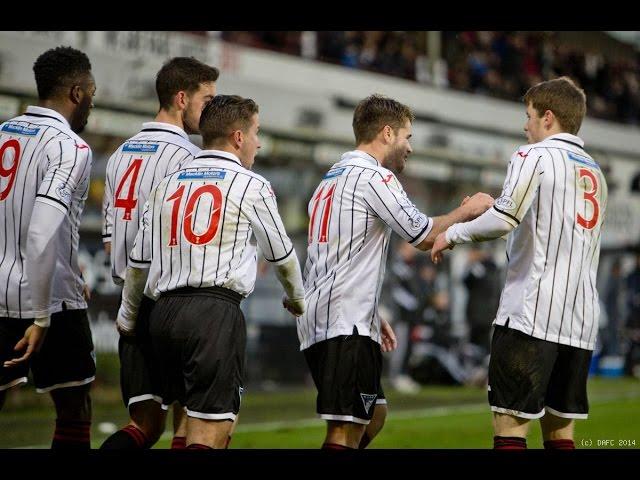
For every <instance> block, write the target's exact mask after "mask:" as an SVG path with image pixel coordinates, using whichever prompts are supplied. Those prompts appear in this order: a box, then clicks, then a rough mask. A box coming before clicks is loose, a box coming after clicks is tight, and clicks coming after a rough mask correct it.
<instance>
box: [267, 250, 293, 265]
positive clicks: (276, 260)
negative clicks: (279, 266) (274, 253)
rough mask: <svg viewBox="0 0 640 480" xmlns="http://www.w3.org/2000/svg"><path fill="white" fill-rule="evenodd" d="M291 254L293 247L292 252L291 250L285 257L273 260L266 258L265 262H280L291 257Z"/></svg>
mask: <svg viewBox="0 0 640 480" xmlns="http://www.w3.org/2000/svg"><path fill="white" fill-rule="evenodd" d="M291 252H293V247H291V250H289V253H287V254H286V255H285V256H284V257H280V258H274V259H273V260H269V259H268V258H266V257H265V260H266V261H267V262H272V263H273V262H279V261H280V260H284V259H285V258H287V257H288V256H289V255H291Z"/></svg>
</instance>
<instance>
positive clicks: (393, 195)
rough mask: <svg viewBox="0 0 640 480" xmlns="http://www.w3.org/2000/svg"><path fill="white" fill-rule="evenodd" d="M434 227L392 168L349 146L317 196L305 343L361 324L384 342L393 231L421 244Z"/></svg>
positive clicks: (302, 333) (302, 331)
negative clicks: (381, 307) (382, 307)
mask: <svg viewBox="0 0 640 480" xmlns="http://www.w3.org/2000/svg"><path fill="white" fill-rule="evenodd" d="M432 227H433V220H432V219H431V218H429V217H427V216H426V215H424V214H423V213H421V212H420V211H419V210H418V209H417V208H416V207H415V205H414V204H413V203H412V202H411V200H410V199H409V198H408V196H407V194H406V193H405V191H404V190H403V189H402V185H401V184H400V182H399V181H398V179H397V178H396V176H395V175H394V174H393V173H392V172H391V171H390V170H388V169H386V168H384V167H382V166H381V165H380V164H379V162H378V161H377V160H376V159H375V158H373V157H372V156H371V155H368V154H367V153H365V152H362V151H360V150H355V151H352V152H347V153H345V154H343V155H342V159H341V161H340V162H338V163H336V164H334V165H333V166H332V167H331V169H330V170H329V171H328V173H327V174H326V175H325V176H324V178H323V179H322V181H321V182H320V184H319V185H318V187H317V188H316V190H315V192H314V194H313V197H312V198H311V200H310V202H309V246H308V249H307V261H306V264H305V268H304V273H303V277H304V285H305V301H306V304H307V309H306V312H305V313H304V315H302V316H301V317H298V338H299V339H300V349H301V350H303V349H305V348H308V347H309V346H311V345H313V344H314V343H316V342H320V341H322V340H327V339H329V338H333V337H336V336H338V335H351V334H352V333H353V330H354V327H356V328H357V330H358V334H359V335H368V336H370V337H371V338H372V339H374V340H376V341H377V342H380V320H379V317H378V299H379V296H380V287H381V286H382V281H383V278H384V271H385V265H386V259H387V249H388V247H389V238H390V236H391V231H392V230H393V231H395V232H396V233H397V234H399V235H400V236H401V237H402V238H403V239H405V240H406V241H408V242H410V243H411V244H412V245H414V246H415V245H417V244H419V243H420V242H421V241H422V240H424V238H425V237H426V236H427V235H428V234H429V232H430V231H431V228H432Z"/></svg>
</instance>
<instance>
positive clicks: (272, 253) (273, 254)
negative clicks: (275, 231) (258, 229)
mask: <svg viewBox="0 0 640 480" xmlns="http://www.w3.org/2000/svg"><path fill="white" fill-rule="evenodd" d="M253 210H254V211H255V212H256V218H257V219H258V221H259V222H260V225H261V226H262V230H264V235H265V236H266V237H267V241H268V242H269V248H270V249H271V256H272V257H275V256H276V254H275V253H274V251H273V245H271V238H270V237H269V232H268V231H267V229H266V228H265V226H264V223H262V219H261V218H260V215H259V214H258V210H257V209H256V207H255V205H254V206H253Z"/></svg>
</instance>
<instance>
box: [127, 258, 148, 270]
mask: <svg viewBox="0 0 640 480" xmlns="http://www.w3.org/2000/svg"><path fill="white" fill-rule="evenodd" d="M128 265H129V266H130V267H133V268H141V269H144V270H148V269H149V268H151V260H136V259H134V258H131V257H129V263H128Z"/></svg>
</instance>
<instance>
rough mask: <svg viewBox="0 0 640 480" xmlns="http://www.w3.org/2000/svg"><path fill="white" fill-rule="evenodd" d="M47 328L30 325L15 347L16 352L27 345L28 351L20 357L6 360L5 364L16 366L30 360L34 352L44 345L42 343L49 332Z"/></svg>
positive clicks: (6, 365)
mask: <svg viewBox="0 0 640 480" xmlns="http://www.w3.org/2000/svg"><path fill="white" fill-rule="evenodd" d="M47 330H48V329H47V328H43V327H40V326H38V325H35V324H33V325H30V326H29V328H27V330H26V331H25V332H24V337H22V338H21V339H20V341H19V342H18V343H16V346H15V347H13V349H14V350H15V351H16V352H19V351H21V350H24V348H25V347H26V349H27V351H26V352H25V353H24V355H22V356H21V357H19V358H14V359H12V360H7V361H6V362H4V366H5V367H7V368H9V367H15V366H16V365H19V364H20V363H22V362H24V361H26V360H28V359H29V358H30V357H31V355H33V353H35V352H37V351H38V350H40V347H42V343H43V342H44V337H45V336H46V334H47Z"/></svg>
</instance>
